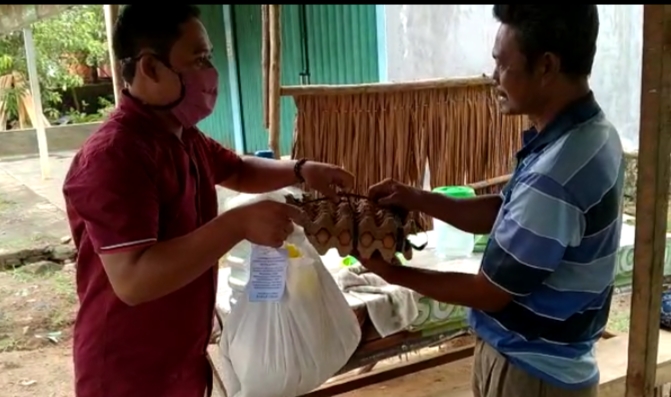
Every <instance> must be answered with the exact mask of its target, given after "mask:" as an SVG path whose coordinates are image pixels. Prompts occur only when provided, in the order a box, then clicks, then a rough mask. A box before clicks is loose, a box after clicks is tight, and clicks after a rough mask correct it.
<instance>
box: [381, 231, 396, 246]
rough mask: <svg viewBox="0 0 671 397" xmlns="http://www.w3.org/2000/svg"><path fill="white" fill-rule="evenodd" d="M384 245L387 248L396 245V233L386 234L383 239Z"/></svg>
mask: <svg viewBox="0 0 671 397" xmlns="http://www.w3.org/2000/svg"><path fill="white" fill-rule="evenodd" d="M382 245H383V246H384V248H387V249H392V248H394V246H395V245H396V240H395V239H394V235H393V234H387V235H386V236H384V239H382Z"/></svg>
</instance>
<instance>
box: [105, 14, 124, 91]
mask: <svg viewBox="0 0 671 397" xmlns="http://www.w3.org/2000/svg"><path fill="white" fill-rule="evenodd" d="M103 11H104V13H105V30H106V32H107V51H108V53H109V63H110V71H111V72H112V86H113V87H114V102H115V103H116V104H119V99H120V98H121V90H123V88H124V82H123V78H121V73H120V72H119V62H117V59H116V57H115V56H114V50H113V49H112V35H113V32H114V24H115V23H116V20H117V18H118V17H119V4H104V5H103Z"/></svg>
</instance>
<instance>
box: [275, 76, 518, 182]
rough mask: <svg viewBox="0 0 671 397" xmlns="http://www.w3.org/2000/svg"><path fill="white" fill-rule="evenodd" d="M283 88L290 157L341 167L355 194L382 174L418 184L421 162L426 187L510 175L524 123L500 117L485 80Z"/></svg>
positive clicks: (421, 178)
mask: <svg viewBox="0 0 671 397" xmlns="http://www.w3.org/2000/svg"><path fill="white" fill-rule="evenodd" d="M422 84H423V85H422ZM382 88H384V90H383V89H382ZM283 89H284V93H283V94H284V95H291V96H293V97H294V100H295V102H296V107H297V119H296V129H295V132H294V146H293V157H294V158H308V159H312V160H318V161H324V162H327V163H331V164H337V165H341V166H344V167H345V168H347V169H349V170H351V171H352V172H353V173H354V175H355V176H356V178H357V179H356V186H355V190H356V193H359V194H365V193H366V190H367V189H368V187H369V186H371V185H373V184H375V183H377V182H379V181H381V180H383V179H385V178H388V177H391V178H394V179H397V180H399V181H402V182H404V183H406V184H409V185H412V186H416V187H423V185H424V180H425V171H426V169H427V164H428V169H429V173H430V184H431V187H437V186H446V185H464V184H469V183H473V182H479V181H483V180H487V179H491V178H495V177H498V176H501V175H505V174H508V173H509V172H510V170H511V165H512V164H513V161H512V160H513V158H514V154H515V152H516V151H517V150H518V149H519V148H520V147H521V144H522V143H521V135H522V134H521V132H522V130H523V129H524V128H525V127H526V124H527V123H526V120H525V119H524V118H523V117H520V116H503V115H502V114H501V112H500V111H499V109H498V104H497V99H496V95H495V93H494V90H493V87H492V84H491V80H489V79H487V78H472V79H453V80H451V81H450V80H442V81H437V82H433V83H428V82H427V83H397V84H378V85H375V84H368V85H361V86H360V87H358V88H357V86H354V85H352V86H321V87H319V86H304V87H283ZM497 189H500V186H492V187H491V188H487V189H484V190H485V191H480V192H479V193H486V192H488V191H491V190H497Z"/></svg>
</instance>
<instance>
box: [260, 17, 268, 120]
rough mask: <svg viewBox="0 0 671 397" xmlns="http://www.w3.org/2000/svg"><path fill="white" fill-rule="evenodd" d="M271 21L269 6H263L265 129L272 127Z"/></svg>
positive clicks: (262, 55) (262, 44)
mask: <svg viewBox="0 0 671 397" xmlns="http://www.w3.org/2000/svg"><path fill="white" fill-rule="evenodd" d="M269 23H270V20H269V15H268V4H261V76H262V80H263V81H262V84H263V127H264V128H265V129H268V128H269V127H270V115H269V114H268V110H269V109H268V100H269V97H268V94H269V92H268V90H269V82H268V73H269V69H270V64H269V61H270V43H269V41H270V26H269Z"/></svg>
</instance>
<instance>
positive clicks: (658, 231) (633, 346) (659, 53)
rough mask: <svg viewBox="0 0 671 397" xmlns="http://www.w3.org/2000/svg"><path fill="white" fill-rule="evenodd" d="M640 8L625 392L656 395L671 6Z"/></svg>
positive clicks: (670, 117) (670, 131) (670, 124)
mask: <svg viewBox="0 0 671 397" xmlns="http://www.w3.org/2000/svg"><path fill="white" fill-rule="evenodd" d="M643 7H644V8H643V73H642V79H641V124H640V132H639V134H640V135H639V153H638V186H637V191H636V239H635V243H634V280H633V288H632V301H631V321H630V325H629V327H630V328H629V356H628V366H627V382H626V397H647V396H652V395H653V394H654V388H655V377H656V372H657V348H658V343H659V317H660V306H661V293H662V277H663V272H664V268H663V267H664V251H665V248H666V243H665V240H666V223H667V218H666V216H667V209H668V207H667V206H668V193H669V174H670V167H671V161H670V160H671V159H670V156H669V154H670V153H671V47H669V46H670V45H671V42H669V38H670V37H671V36H670V34H671V5H666V4H645V5H644V6H643Z"/></svg>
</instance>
